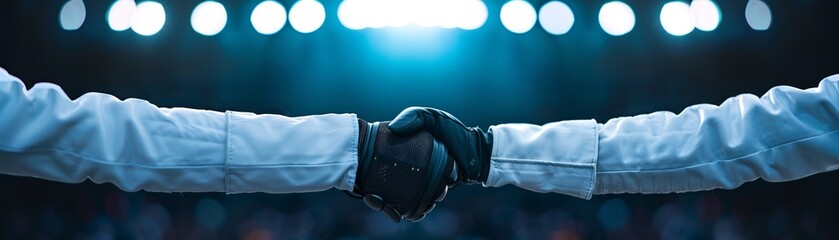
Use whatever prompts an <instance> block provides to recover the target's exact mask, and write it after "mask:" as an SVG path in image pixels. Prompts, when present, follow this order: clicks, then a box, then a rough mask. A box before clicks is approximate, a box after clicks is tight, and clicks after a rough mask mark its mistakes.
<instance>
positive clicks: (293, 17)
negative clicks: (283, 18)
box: [288, 0, 326, 33]
mask: <svg viewBox="0 0 839 240" xmlns="http://www.w3.org/2000/svg"><path fill="white" fill-rule="evenodd" d="M325 19H326V11H325V10H324V9H323V4H321V3H320V2H318V1H315V0H300V1H297V2H296V3H294V5H292V6H291V10H289V13H288V21H289V23H291V27H292V28H294V30H297V31H298V32H301V33H310V32H314V31H315V30H318V28H320V26H321V25H323V21H324V20H325Z"/></svg>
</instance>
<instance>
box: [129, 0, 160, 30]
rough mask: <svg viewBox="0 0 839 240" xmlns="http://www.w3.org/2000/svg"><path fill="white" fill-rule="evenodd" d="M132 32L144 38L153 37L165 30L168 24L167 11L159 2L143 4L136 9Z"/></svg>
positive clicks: (132, 21)
mask: <svg viewBox="0 0 839 240" xmlns="http://www.w3.org/2000/svg"><path fill="white" fill-rule="evenodd" d="M133 15H134V16H133V17H132V19H131V30H134V32H136V33H137V34H140V35H143V36H151V35H154V34H156V33H157V32H160V29H163V24H164V23H166V11H164V10H163V5H160V3H158V2H152V1H147V2H141V3H140V4H137V7H136V8H135V9H134V14H133Z"/></svg>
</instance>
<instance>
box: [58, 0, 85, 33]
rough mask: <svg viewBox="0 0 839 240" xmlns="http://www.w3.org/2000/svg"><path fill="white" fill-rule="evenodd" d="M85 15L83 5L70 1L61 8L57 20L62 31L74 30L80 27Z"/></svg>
mask: <svg viewBox="0 0 839 240" xmlns="http://www.w3.org/2000/svg"><path fill="white" fill-rule="evenodd" d="M86 15H87V13H86V10H85V7H84V3H83V2H82V1H81V0H70V1H68V2H67V3H65V4H64V6H63V7H61V12H60V13H59V14H58V18H59V20H60V23H61V28H63V29H64V30H76V29H79V28H80V27H82V23H84V19H85V16H86Z"/></svg>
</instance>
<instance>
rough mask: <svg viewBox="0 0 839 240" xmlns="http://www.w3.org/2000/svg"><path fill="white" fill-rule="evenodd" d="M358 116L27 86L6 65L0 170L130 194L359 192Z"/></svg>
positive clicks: (0, 92) (0, 91)
mask: <svg viewBox="0 0 839 240" xmlns="http://www.w3.org/2000/svg"><path fill="white" fill-rule="evenodd" d="M357 134H358V122H357V118H356V116H355V115H353V114H329V115H316V116H306V117H296V118H290V117H285V116H280V115H269V114H265V115H255V114H251V113H239V112H230V111H228V112H224V113H222V112H213V111H204V110H194V109H186V108H159V107H157V106H155V105H152V104H150V103H148V102H146V101H143V100H139V99H127V100H125V101H121V100H119V99H117V98H115V97H113V96H110V95H106V94H100V93H88V94H85V95H84V96H81V97H79V98H78V99H76V100H70V99H69V98H68V97H67V96H66V95H65V93H64V92H63V91H62V90H61V88H59V87H58V86H56V85H54V84H45V83H39V84H36V85H35V86H34V87H33V88H32V89H30V90H28V91H27V90H26V88H25V85H24V84H23V83H22V82H21V81H20V80H19V79H17V78H15V77H13V76H11V75H9V74H8V73H7V72H6V71H5V70H3V69H2V68H0V173H5V174H11V175H19V176H31V177H38V178H44V179H49V180H54V181H61V182H72V183H76V182H82V181H84V180H85V179H91V180H92V181H93V182H97V183H101V182H111V183H114V184H115V185H117V186H118V187H119V188H121V189H123V190H127V191H136V190H140V189H144V190H147V191H157V192H205V191H215V192H227V193H241V192H268V193H289V192H308V191H322V190H327V189H330V188H333V187H334V188H338V189H342V190H351V189H352V188H353V185H354V183H355V172H356V168H357V162H358V159H357V149H356V148H357V146H358V144H357V141H358V135H357Z"/></svg>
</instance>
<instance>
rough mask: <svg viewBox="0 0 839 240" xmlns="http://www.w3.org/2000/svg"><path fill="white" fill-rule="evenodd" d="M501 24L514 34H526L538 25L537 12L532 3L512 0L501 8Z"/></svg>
mask: <svg viewBox="0 0 839 240" xmlns="http://www.w3.org/2000/svg"><path fill="white" fill-rule="evenodd" d="M501 24H502V25H504V27H505V28H507V30H510V32H513V33H519V34H521V33H526V32H527V31H530V29H531V28H533V25H535V24H536V10H535V9H533V6H532V5H530V3H528V2H525V1H522V0H512V1H509V2H507V3H504V5H503V6H501Z"/></svg>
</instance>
